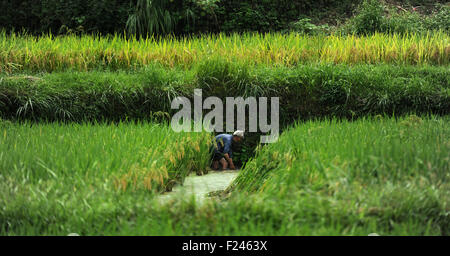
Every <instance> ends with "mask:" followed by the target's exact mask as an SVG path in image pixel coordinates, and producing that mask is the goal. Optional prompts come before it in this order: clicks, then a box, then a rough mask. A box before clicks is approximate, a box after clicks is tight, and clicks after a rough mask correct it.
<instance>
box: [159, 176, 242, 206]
mask: <svg viewBox="0 0 450 256" xmlns="http://www.w3.org/2000/svg"><path fill="white" fill-rule="evenodd" d="M238 173H239V170H235V171H234V170H233V171H231V170H226V171H210V172H208V174H205V175H202V176H197V174H195V173H191V174H190V175H189V176H188V177H186V179H185V180H184V183H183V185H180V184H178V185H176V186H175V187H173V189H172V191H171V192H165V193H164V194H161V195H159V196H158V200H159V201H160V202H161V203H164V202H169V201H172V200H173V199H184V200H189V199H191V197H192V196H194V197H195V201H196V202H203V201H204V200H205V199H207V198H209V197H208V193H210V192H216V191H222V190H225V189H226V188H227V187H228V186H229V185H230V184H231V182H233V180H234V178H236V176H237V175H238Z"/></svg>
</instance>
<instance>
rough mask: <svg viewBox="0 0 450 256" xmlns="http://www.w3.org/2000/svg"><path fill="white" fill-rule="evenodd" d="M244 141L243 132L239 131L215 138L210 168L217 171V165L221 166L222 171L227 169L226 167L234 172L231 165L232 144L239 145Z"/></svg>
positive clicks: (233, 167) (232, 164)
mask: <svg viewBox="0 0 450 256" xmlns="http://www.w3.org/2000/svg"><path fill="white" fill-rule="evenodd" d="M243 139H244V132H243V131H241V130H237V131H235V132H234V133H233V135H231V134H219V135H217V136H216V145H215V146H214V149H213V154H212V158H213V159H212V160H213V164H212V168H213V169H214V170H218V169H219V163H220V164H221V165H222V170H225V169H227V168H228V167H229V168H230V169H231V170H235V169H236V167H235V166H234V163H233V152H232V147H231V146H232V144H233V143H240V142H242V140H243Z"/></svg>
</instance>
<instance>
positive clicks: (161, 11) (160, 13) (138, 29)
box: [126, 0, 176, 36]
mask: <svg viewBox="0 0 450 256" xmlns="http://www.w3.org/2000/svg"><path fill="white" fill-rule="evenodd" d="M168 2H169V1H168V0H138V1H137V4H136V9H135V11H134V13H133V14H131V15H130V17H129V18H128V21H127V24H126V27H127V30H128V32H129V33H131V34H137V35H141V36H144V35H147V36H148V35H160V34H169V33H171V32H173V30H174V28H175V25H176V18H175V17H174V16H173V15H172V14H171V13H170V11H169V10H168Z"/></svg>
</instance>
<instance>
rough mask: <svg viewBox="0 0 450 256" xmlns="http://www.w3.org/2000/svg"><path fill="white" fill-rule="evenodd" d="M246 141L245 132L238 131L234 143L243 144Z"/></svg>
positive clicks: (234, 136)
mask: <svg viewBox="0 0 450 256" xmlns="http://www.w3.org/2000/svg"><path fill="white" fill-rule="evenodd" d="M243 139H244V131H241V130H237V131H235V132H234V133H233V141H234V142H241V141H242V140H243Z"/></svg>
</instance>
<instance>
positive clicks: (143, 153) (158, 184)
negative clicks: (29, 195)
mask: <svg viewBox="0 0 450 256" xmlns="http://www.w3.org/2000/svg"><path fill="white" fill-rule="evenodd" d="M0 125H1V127H0V129H1V132H2V136H1V138H0V142H1V143H0V152H2V153H1V154H0V159H1V161H0V173H1V176H2V177H3V178H6V180H3V181H4V182H8V181H10V182H12V183H9V185H17V184H19V183H18V182H20V183H21V184H28V185H30V186H31V187H33V188H35V189H37V191H38V190H39V189H46V190H52V189H56V190H57V189H59V188H63V187H66V188H70V189H74V190H76V189H81V190H82V189H84V188H86V187H90V188H92V189H96V188H99V186H101V187H102V188H103V189H111V190H128V189H131V190H140V189H142V190H145V191H167V190H171V188H172V187H173V186H174V185H175V184H176V183H181V182H183V180H184V178H185V177H186V175H188V174H189V173H190V172H192V171H194V172H197V173H199V174H202V173H206V172H207V169H206V167H207V166H208V163H209V145H210V141H211V138H210V135H209V134H207V133H189V134H185V133H175V132H173V131H172V130H171V129H170V128H169V127H167V126H165V125H157V124H151V123H137V124H127V123H117V124H115V125H114V124H106V123H103V124H74V123H72V124H32V123H23V124H12V123H8V122H1V123H0Z"/></svg>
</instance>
